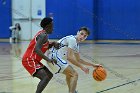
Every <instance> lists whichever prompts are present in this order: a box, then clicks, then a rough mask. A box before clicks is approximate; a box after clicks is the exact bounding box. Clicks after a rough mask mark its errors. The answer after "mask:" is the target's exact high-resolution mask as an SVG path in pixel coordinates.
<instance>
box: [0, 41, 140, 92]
mask: <svg viewBox="0 0 140 93" xmlns="http://www.w3.org/2000/svg"><path fill="white" fill-rule="evenodd" d="M28 44H29V42H22V43H17V44H10V43H7V42H1V43H0V93H35V89H36V86H37V84H38V82H39V80H38V79H36V78H33V77H31V76H30V75H29V73H28V72H27V71H26V70H25V69H24V68H23V66H22V64H21V57H22V55H23V53H24V52H25V49H26V48H27V46H28ZM80 47H81V48H80V52H81V57H82V58H83V59H85V60H87V61H89V62H95V63H99V64H102V65H103V66H104V67H105V69H106V71H107V78H106V80H104V81H102V82H97V81H95V80H94V79H93V77H92V71H93V68H92V67H89V69H90V73H89V74H84V72H82V71H81V70H80V69H79V68H76V67H75V69H76V70H77V71H78V73H79V79H78V85H77V90H78V93H140V44H130V43H129V44H124V43H123V44H122V43H115V44H112V43H104V44H103V43H102V44H101V43H100V44H99V43H98V44H91V43H84V44H80ZM42 62H43V63H44V64H46V63H45V61H44V60H43V61H42ZM43 93H68V88H67V85H66V82H65V76H64V75H62V74H57V75H54V77H53V79H52V80H51V81H50V83H49V84H48V86H47V87H46V88H45V90H44V92H43Z"/></svg>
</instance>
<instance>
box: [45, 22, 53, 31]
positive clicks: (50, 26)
mask: <svg viewBox="0 0 140 93" xmlns="http://www.w3.org/2000/svg"><path fill="white" fill-rule="evenodd" d="M44 30H46V32H47V33H48V34H51V33H52V31H53V22H51V23H50V24H49V25H47V26H46V28H45V29H44Z"/></svg>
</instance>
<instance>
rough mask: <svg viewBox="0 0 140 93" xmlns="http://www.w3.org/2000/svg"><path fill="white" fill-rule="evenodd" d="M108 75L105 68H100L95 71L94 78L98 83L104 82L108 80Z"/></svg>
mask: <svg viewBox="0 0 140 93" xmlns="http://www.w3.org/2000/svg"><path fill="white" fill-rule="evenodd" d="M106 76H107V73H106V70H105V69H104V68H103V67H98V68H96V69H94V70H93V78H94V79H95V80H96V81H103V80H105V79H106Z"/></svg>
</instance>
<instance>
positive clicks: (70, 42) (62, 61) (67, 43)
mask: <svg viewBox="0 0 140 93" xmlns="http://www.w3.org/2000/svg"><path fill="white" fill-rule="evenodd" d="M58 43H60V44H61V46H60V49H58V50H56V49H55V48H51V49H50V50H49V53H48V57H49V58H51V59H56V60H57V65H56V66H57V67H58V68H59V70H57V72H58V73H59V72H63V71H64V69H65V68H66V67H67V66H68V62H67V60H66V59H67V58H66V57H67V50H68V48H71V49H73V51H74V52H76V53H77V52H79V44H78V43H77V42H76V38H75V36H74V35H70V36H66V37H63V38H62V39H60V40H59V41H58ZM53 67H54V68H56V67H55V66H51V68H53Z"/></svg>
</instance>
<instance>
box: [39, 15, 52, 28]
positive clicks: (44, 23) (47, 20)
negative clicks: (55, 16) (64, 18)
mask: <svg viewBox="0 0 140 93" xmlns="http://www.w3.org/2000/svg"><path fill="white" fill-rule="evenodd" d="M52 21H53V20H52V18H50V17H45V18H43V19H42V20H41V22H40V26H41V27H42V28H45V27H46V26H47V25H49V24H50V23H51V22H52Z"/></svg>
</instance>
